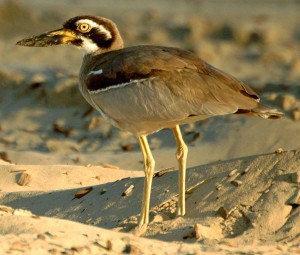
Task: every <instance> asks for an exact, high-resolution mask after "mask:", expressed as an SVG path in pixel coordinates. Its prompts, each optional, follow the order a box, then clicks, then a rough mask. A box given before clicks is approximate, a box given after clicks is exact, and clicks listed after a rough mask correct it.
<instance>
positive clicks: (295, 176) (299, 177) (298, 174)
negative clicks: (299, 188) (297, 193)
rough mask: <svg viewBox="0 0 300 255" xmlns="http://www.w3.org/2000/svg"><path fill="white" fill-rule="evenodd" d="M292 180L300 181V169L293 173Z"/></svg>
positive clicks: (294, 181)
mask: <svg viewBox="0 0 300 255" xmlns="http://www.w3.org/2000/svg"><path fill="white" fill-rule="evenodd" d="M291 180H292V182H293V183H300V171H297V172H295V173H292V174H291Z"/></svg>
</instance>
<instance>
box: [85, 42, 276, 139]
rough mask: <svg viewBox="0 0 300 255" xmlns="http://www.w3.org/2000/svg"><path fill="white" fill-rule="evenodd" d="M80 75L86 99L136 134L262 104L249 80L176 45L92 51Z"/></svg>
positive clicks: (251, 108) (253, 109)
mask: <svg viewBox="0 0 300 255" xmlns="http://www.w3.org/2000/svg"><path fill="white" fill-rule="evenodd" d="M80 80H81V84H82V86H83V88H81V90H82V92H83V94H84V96H85V98H86V99H87V100H88V101H89V102H90V103H91V104H92V105H93V106H94V107H96V108H98V110H99V111H100V112H101V113H102V114H103V115H104V116H105V117H107V118H108V119H110V120H112V121H113V123H114V124H115V125H117V126H119V127H121V128H123V129H127V130H128V131H131V132H133V133H149V132H153V131H156V130H157V129H161V128H163V127H170V126H173V125H174V124H182V123H187V122H190V121H195V120H197V119H204V118H208V117H212V116H216V115H224V114H230V113H235V112H238V111H239V113H248V112H252V111H255V109H259V106H260V104H259V102H258V101H259V97H258V95H257V94H256V93H255V92H254V91H253V90H252V89H251V88H250V87H248V86H247V85H246V84H244V83H242V82H241V81H239V80H237V79H236V78H234V77H232V76H231V75H228V74H226V73H224V72H222V71H220V70H218V69H216V68H214V67H212V66H211V65H209V64H207V63H206V62H204V61H203V60H201V59H200V58H197V57H196V56H195V55H194V54H192V53H191V52H188V51H184V50H181V49H177V48H170V47H159V46H144V45H143V46H134V47H128V48H124V49H121V50H116V51H110V52H107V53H103V54H95V53H94V54H90V55H87V56H86V57H85V59H84V61H83V65H82V69H81V72H80ZM264 110H265V109H264ZM273 114H274V112H273Z"/></svg>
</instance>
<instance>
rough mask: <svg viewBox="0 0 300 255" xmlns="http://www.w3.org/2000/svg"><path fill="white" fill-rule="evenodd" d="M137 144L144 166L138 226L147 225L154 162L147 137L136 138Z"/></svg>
mask: <svg viewBox="0 0 300 255" xmlns="http://www.w3.org/2000/svg"><path fill="white" fill-rule="evenodd" d="M138 139H139V143H140V146H141V149H142V153H143V157H144V165H145V182H144V191H143V202H142V211H141V219H140V222H139V225H140V226H142V225H144V224H148V223H149V207H150V195H151V186H152V178H153V173H154V166H155V161H154V158H153V156H152V153H151V150H150V147H149V144H148V141H147V137H146V136H144V135H141V136H138Z"/></svg>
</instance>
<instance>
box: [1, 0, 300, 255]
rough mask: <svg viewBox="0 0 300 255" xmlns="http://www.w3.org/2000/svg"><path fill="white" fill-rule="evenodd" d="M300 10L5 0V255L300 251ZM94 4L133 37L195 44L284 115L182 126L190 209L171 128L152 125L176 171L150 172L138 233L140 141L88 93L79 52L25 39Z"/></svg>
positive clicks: (154, 143)
mask: <svg viewBox="0 0 300 255" xmlns="http://www.w3.org/2000/svg"><path fill="white" fill-rule="evenodd" d="M50 2H51V3H50ZM299 9H300V5H299V4H298V3H297V2H296V1H285V2H284V3H283V2H281V1H278V2H276V3H275V2H274V1H251V2H250V1H247V2H245V1H241V0H231V1H226V4H225V3H223V2H221V1H208V0H207V1H204V0H203V1H197V0H196V1H179V0H178V1H177V0H176V1H167V0H165V1H137V0H131V1H128V2H126V4H124V1H110V2H108V1H85V2H84V1H82V2H80V1H74V0H73V1H71V0H69V1H64V2H63V3H61V1H34V0H32V1H21V0H20V1H0V22H1V24H2V29H1V31H0V54H1V62H0V87H1V93H0V109H1V111H0V158H1V162H0V163H1V164H0V176H1V178H0V205H2V206H0V244H1V245H0V254H22V253H23V254H121V253H124V254H126V253H127V254H128V253H129V254H293V253H295V254H297V253H298V254H299V253H300V210H299V208H300V207H299V205H300V152H299V148H300V142H299V141H300V124H299V123H300V122H299V121H300V87H299V79H300V56H299V52H300V46H299V40H300V30H299V27H300V26H299V18H298V13H299ZM86 13H88V14H96V15H102V16H106V17H109V18H112V19H113V20H115V21H116V23H117V24H118V25H119V27H120V30H121V32H122V34H123V37H124V40H125V42H126V44H127V45H135V44H159V45H169V46H176V47H181V48H185V49H188V50H191V51H193V52H195V54H197V55H199V56H200V57H201V58H203V59H205V60H206V61H207V62H209V63H211V64H213V65H214V66H216V67H218V68H220V69H223V70H225V71H227V72H229V73H231V74H233V75H234V76H236V77H238V78H240V79H241V80H243V81H245V82H247V83H248V84H250V85H251V86H252V87H253V88H254V89H256V90H257V91H258V92H259V94H260V95H261V97H262V101H263V102H264V103H266V104H268V105H271V106H274V107H276V108H278V109H279V110H281V111H283V112H284V113H285V116H284V118H283V119H282V120H278V121H272V120H264V119H258V118H246V117H237V116H223V117H219V118H214V119H209V120H207V121H202V122H197V123H194V124H191V125H185V126H183V127H182V131H183V135H184V139H185V141H186V142H187V144H188V146H189V156H188V167H189V169H188V173H187V187H188V190H187V215H186V216H185V217H180V218H177V217H175V209H176V200H177V196H176V194H177V193H176V192H177V191H176V185H174V184H175V183H177V172H176V169H177V164H176V160H175V151H176V146H175V141H174V139H173V137H172V133H171V131H170V130H162V131H160V132H158V133H156V134H153V135H151V136H149V141H150V145H151V148H152V150H153V154H154V157H155V159H156V162H157V163H156V168H157V169H156V170H157V171H158V172H161V171H164V170H165V169H170V170H171V171H166V172H167V173H166V174H164V175H163V176H161V177H156V178H154V184H153V193H152V201H151V215H150V218H151V223H150V224H149V227H148V229H147V230H146V229H142V230H139V231H138V230H137V229H136V224H137V221H138V217H139V212H140V204H141V193H142V186H143V171H142V168H143V164H142V157H141V152H140V150H139V147H138V144H137V141H136V139H135V137H133V136H132V135H130V134H128V133H126V132H123V131H120V130H118V129H116V128H114V127H112V126H111V125H109V124H108V123H106V122H104V121H103V120H101V119H100V118H99V115H98V113H97V112H95V111H93V110H92V109H91V108H90V107H89V106H88V105H87V103H85V102H84V100H83V98H82V97H81V95H80V94H79V91H78V89H77V73H78V70H79V67H80V63H81V59H82V56H83V53H82V52H80V51H78V50H76V49H72V48H68V47H57V48H47V49H32V48H29V49H28V48H22V47H17V46H16V45H15V42H16V41H17V40H19V39H21V38H23V37H25V36H29V35H32V34H36V33H40V32H44V31H47V30H51V29H55V28H58V27H60V26H61V23H62V22H63V21H64V20H66V19H68V18H70V17H72V16H75V15H79V14H86ZM173 170H175V171H173ZM130 188H133V190H132V192H131V193H130V194H129V195H125V196H124V192H125V191H126V190H128V189H130ZM125 193H126V192H125ZM29 251H30V252H29Z"/></svg>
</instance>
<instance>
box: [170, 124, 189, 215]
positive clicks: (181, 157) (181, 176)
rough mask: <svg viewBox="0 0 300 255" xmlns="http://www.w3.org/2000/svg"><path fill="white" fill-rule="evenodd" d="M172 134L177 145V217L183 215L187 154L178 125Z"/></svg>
mask: <svg viewBox="0 0 300 255" xmlns="http://www.w3.org/2000/svg"><path fill="white" fill-rule="evenodd" d="M173 133H174V136H175V139H176V143H177V153H176V157H177V160H178V165H179V169H178V171H179V173H178V187H179V199H178V206H177V215H178V216H183V215H185V172H186V159H187V153H188V147H187V146H186V144H185V143H184V141H183V138H182V135H181V132H180V127H179V126H178V125H176V126H175V128H173Z"/></svg>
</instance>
